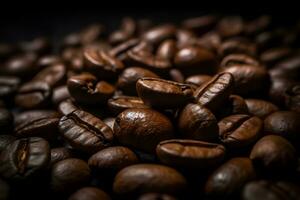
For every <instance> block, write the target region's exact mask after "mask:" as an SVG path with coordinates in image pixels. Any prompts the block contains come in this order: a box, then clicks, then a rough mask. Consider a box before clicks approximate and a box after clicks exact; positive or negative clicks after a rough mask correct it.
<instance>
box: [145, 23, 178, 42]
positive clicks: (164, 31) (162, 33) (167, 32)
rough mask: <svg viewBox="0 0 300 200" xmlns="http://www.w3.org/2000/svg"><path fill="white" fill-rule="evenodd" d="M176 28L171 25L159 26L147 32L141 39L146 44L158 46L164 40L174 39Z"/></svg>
mask: <svg viewBox="0 0 300 200" xmlns="http://www.w3.org/2000/svg"><path fill="white" fill-rule="evenodd" d="M175 33H176V28H175V26H173V25H171V24H166V25H161V26H157V27H154V28H152V29H150V30H148V31H147V32H146V33H144V35H143V36H142V38H143V39H144V40H146V41H147V42H149V43H151V44H154V45H158V44H160V43H161V42H162V41H164V40H166V39H173V38H174V37H175Z"/></svg>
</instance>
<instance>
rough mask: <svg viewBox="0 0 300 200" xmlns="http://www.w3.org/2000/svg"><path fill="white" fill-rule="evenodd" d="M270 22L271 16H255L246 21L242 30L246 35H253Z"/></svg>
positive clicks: (265, 28) (266, 27) (267, 26)
mask: <svg viewBox="0 0 300 200" xmlns="http://www.w3.org/2000/svg"><path fill="white" fill-rule="evenodd" d="M271 23H272V18H271V16H268V15H262V16H260V17H257V18H255V19H253V20H251V21H249V22H247V23H246V24H245V26H244V30H245V33H246V35H249V36H254V35H257V34H259V33H261V32H263V31H265V30H267V29H268V28H269V27H270V25H271Z"/></svg>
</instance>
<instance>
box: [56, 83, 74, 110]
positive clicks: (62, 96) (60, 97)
mask: <svg viewBox="0 0 300 200" xmlns="http://www.w3.org/2000/svg"><path fill="white" fill-rule="evenodd" d="M70 97H71V96H70V93H69V90H68V87H67V86H66V85H62V86H58V87H56V88H54V89H53V94H52V102H53V104H55V105H56V106H58V105H59V104H60V103H61V102H63V101H65V100H67V99H69V98H70Z"/></svg>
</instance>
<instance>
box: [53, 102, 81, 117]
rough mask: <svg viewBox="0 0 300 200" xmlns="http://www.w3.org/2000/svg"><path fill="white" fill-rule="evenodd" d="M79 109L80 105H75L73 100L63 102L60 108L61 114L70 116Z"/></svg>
mask: <svg viewBox="0 0 300 200" xmlns="http://www.w3.org/2000/svg"><path fill="white" fill-rule="evenodd" d="M78 109H80V108H79V107H78V105H77V104H75V102H73V101H72V100H71V99H67V100H65V101H62V102H61V103H60V104H59V106H58V110H59V112H60V113H61V114H63V115H68V114H70V113H72V112H74V111H75V110H78Z"/></svg>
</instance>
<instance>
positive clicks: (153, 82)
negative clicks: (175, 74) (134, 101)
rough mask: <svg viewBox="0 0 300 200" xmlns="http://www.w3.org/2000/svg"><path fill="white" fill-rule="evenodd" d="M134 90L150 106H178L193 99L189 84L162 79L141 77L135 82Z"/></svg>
mask: <svg viewBox="0 0 300 200" xmlns="http://www.w3.org/2000/svg"><path fill="white" fill-rule="evenodd" d="M136 90H137V92H138V95H139V97H140V98H141V99H142V100H143V101H144V103H145V104H146V105H148V106H151V107H159V108H173V107H179V106H182V105H183V104H185V103H187V102H189V101H191V100H192V99H193V89H192V88H191V86H189V85H186V84H181V83H177V82H173V81H168V80H164V79H157V78H141V79H139V80H138V81H137V83H136ZM170 99H173V101H170Z"/></svg>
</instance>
